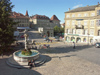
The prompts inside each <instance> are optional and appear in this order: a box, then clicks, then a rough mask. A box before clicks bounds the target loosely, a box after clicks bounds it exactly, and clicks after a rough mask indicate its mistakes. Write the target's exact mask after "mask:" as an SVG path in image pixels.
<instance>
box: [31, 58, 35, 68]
mask: <svg viewBox="0 0 100 75" xmlns="http://www.w3.org/2000/svg"><path fill="white" fill-rule="evenodd" d="M31 63H32V65H33V67H35V61H34V59H33V60H32V61H31Z"/></svg>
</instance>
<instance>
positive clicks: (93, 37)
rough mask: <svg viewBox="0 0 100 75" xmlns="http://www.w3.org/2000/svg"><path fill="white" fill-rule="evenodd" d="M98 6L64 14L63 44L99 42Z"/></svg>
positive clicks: (99, 16) (99, 9)
mask: <svg viewBox="0 0 100 75" xmlns="http://www.w3.org/2000/svg"><path fill="white" fill-rule="evenodd" d="M99 38H100V4H99V3H98V4H97V5H93V6H86V7H79V8H76V9H73V10H69V11H67V12H65V34H64V40H65V42H73V41H74V42H76V43H78V42H81V43H88V44H89V43H95V42H100V39H99Z"/></svg>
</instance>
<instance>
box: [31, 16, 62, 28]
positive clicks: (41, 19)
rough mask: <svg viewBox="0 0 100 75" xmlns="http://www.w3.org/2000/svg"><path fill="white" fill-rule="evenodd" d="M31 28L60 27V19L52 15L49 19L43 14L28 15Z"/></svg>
mask: <svg viewBox="0 0 100 75" xmlns="http://www.w3.org/2000/svg"><path fill="white" fill-rule="evenodd" d="M30 22H31V28H35V29H38V28H39V27H43V28H44V27H50V28H54V26H56V25H57V26H59V27H60V20H59V19H58V18H57V17H56V16H55V15H53V16H52V17H51V19H50V18H49V17H47V16H45V15H34V16H31V17H30Z"/></svg>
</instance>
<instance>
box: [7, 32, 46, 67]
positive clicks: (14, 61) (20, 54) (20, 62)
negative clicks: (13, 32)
mask: <svg viewBox="0 0 100 75" xmlns="http://www.w3.org/2000/svg"><path fill="white" fill-rule="evenodd" d="M24 37H25V49H24V50H18V51H15V52H14V53H13V56H11V57H9V58H8V60H6V63H7V64H8V65H9V66H11V67H15V68H29V66H28V61H29V60H35V64H37V65H38V66H39V65H42V64H43V63H45V62H46V58H47V56H45V55H41V54H40V53H39V52H38V51H37V50H33V49H28V39H27V38H28V33H27V30H25V34H24ZM25 53H26V54H25Z"/></svg>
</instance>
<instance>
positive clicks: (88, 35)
mask: <svg viewBox="0 0 100 75" xmlns="http://www.w3.org/2000/svg"><path fill="white" fill-rule="evenodd" d="M89 35H90V34H89V33H88V45H89Z"/></svg>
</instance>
